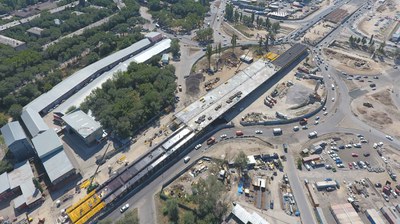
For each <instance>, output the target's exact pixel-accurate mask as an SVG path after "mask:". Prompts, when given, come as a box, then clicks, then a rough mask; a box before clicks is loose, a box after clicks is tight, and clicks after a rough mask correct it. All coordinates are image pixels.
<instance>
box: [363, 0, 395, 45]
mask: <svg viewBox="0 0 400 224" xmlns="http://www.w3.org/2000/svg"><path fill="white" fill-rule="evenodd" d="M375 7H376V11H373V12H368V13H367V14H366V15H365V16H364V18H363V19H362V20H361V21H360V23H359V24H358V28H359V29H360V31H361V32H363V33H364V34H365V35H367V36H370V35H374V37H375V38H376V39H378V40H380V41H387V40H389V39H390V37H391V35H390V34H391V33H392V32H393V31H394V29H395V28H397V27H398V25H399V22H398V21H396V20H395V19H394V17H395V16H396V14H397V13H398V12H399V11H400V1H399V0H387V1H385V3H383V4H381V3H375Z"/></svg>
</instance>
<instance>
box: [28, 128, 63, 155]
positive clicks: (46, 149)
mask: <svg viewBox="0 0 400 224" xmlns="http://www.w3.org/2000/svg"><path fill="white" fill-rule="evenodd" d="M32 142H33V145H34V146H35V149H36V152H37V154H38V156H39V158H41V159H43V158H44V157H46V156H49V155H50V154H52V153H54V152H56V151H58V150H60V149H62V146H63V144H62V142H61V140H60V138H59V137H58V135H57V133H56V132H55V131H54V130H53V129H49V130H47V131H45V132H43V133H41V134H39V135H38V136H36V137H34V138H33V139H32Z"/></svg>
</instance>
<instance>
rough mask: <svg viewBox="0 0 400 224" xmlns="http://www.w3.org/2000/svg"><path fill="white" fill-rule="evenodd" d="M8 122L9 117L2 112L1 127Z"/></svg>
mask: <svg viewBox="0 0 400 224" xmlns="http://www.w3.org/2000/svg"><path fill="white" fill-rule="evenodd" d="M7 123H8V117H7V116H6V115H5V114H4V113H1V112H0V127H3V126H4V125H5V124H7Z"/></svg>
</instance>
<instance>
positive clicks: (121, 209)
mask: <svg viewBox="0 0 400 224" xmlns="http://www.w3.org/2000/svg"><path fill="white" fill-rule="evenodd" d="M128 208H129V204H128V203H127V204H125V205H124V206H122V208H120V209H119V211H120V212H121V213H124V212H125V211H126V210H128Z"/></svg>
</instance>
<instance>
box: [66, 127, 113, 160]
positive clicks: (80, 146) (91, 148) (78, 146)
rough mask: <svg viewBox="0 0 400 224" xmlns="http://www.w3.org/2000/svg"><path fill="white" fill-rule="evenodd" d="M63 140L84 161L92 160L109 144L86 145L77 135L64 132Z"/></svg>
mask: <svg viewBox="0 0 400 224" xmlns="http://www.w3.org/2000/svg"><path fill="white" fill-rule="evenodd" d="M62 140H63V141H64V142H65V143H66V144H67V145H68V146H69V147H70V148H71V149H72V150H73V151H74V152H75V153H76V154H77V155H78V156H79V157H80V158H81V159H83V160H84V161H86V160H88V159H90V158H91V157H92V156H93V155H94V154H96V153H97V152H99V151H100V150H101V149H102V148H103V147H104V146H105V145H106V144H107V141H102V142H100V143H93V144H91V145H86V143H85V142H84V141H83V140H82V139H80V138H79V137H78V136H77V135H76V134H73V133H68V132H64V135H63V136H62Z"/></svg>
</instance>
